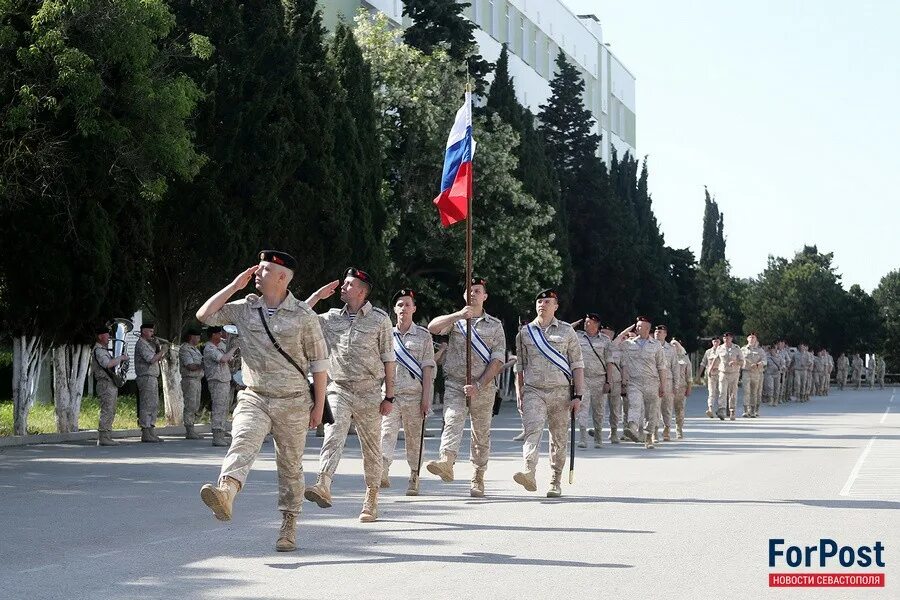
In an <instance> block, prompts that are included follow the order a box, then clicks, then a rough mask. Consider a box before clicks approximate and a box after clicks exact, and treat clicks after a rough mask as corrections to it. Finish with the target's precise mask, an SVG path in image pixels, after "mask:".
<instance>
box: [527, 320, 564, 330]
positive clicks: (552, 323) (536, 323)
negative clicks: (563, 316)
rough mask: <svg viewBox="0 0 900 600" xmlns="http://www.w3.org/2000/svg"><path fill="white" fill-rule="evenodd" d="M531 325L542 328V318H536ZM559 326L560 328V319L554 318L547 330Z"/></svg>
mask: <svg viewBox="0 0 900 600" xmlns="http://www.w3.org/2000/svg"><path fill="white" fill-rule="evenodd" d="M531 324H532V325H534V326H535V327H540V326H541V318H540V317H535V318H534V321H532V322H531ZM558 326H559V319H557V318H556V317H553V320H552V321H550V324H549V325H547V328H548V329H549V328H551V327H558Z"/></svg>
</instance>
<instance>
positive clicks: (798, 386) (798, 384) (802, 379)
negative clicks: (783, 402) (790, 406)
mask: <svg viewBox="0 0 900 600" xmlns="http://www.w3.org/2000/svg"><path fill="white" fill-rule="evenodd" d="M806 380H807V376H806V371H794V394H795V395H796V396H797V400H800V401H803V400H804V399H805V398H806Z"/></svg>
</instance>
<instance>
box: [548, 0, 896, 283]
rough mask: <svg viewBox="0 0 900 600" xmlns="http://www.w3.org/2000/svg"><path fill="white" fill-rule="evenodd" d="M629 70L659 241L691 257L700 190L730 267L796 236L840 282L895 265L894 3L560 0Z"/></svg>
mask: <svg viewBox="0 0 900 600" xmlns="http://www.w3.org/2000/svg"><path fill="white" fill-rule="evenodd" d="M564 2H565V3H566V4H567V5H568V6H569V7H570V8H571V9H572V10H573V11H574V12H575V13H577V14H583V13H594V14H596V15H597V16H598V17H599V19H600V21H601V24H602V26H603V35H604V38H605V40H604V41H606V42H609V43H610V50H612V52H613V53H614V54H615V55H616V56H617V57H618V58H619V60H621V61H622V62H623V63H624V64H625V65H626V66H627V67H628V69H629V70H630V71H631V72H632V73H634V75H635V77H636V79H637V83H636V103H637V107H636V108H637V110H636V114H637V154H638V156H640V157H643V156H645V155H646V156H648V160H649V163H648V164H649V169H650V190H651V193H652V194H653V207H654V212H655V213H656V217H657V219H658V220H659V222H660V226H661V228H662V231H663V234H664V235H665V238H666V243H667V244H668V245H669V246H672V247H676V248H683V247H686V246H689V247H690V248H691V249H693V250H694V253H695V254H696V255H697V257H698V258H699V254H700V240H701V231H702V217H703V186H704V185H706V186H708V188H709V190H710V193H711V194H712V195H713V196H715V198H716V200H717V202H718V204H719V209H720V210H722V211H724V213H725V236H726V240H727V247H726V255H727V258H728V260H729V262H730V263H731V267H732V274H733V275H736V276H738V277H755V276H757V275H758V274H759V273H761V272H762V270H763V269H765V267H766V262H767V257H768V255H770V254H771V255H775V256H784V257H792V256H793V255H794V253H795V252H796V251H798V250H800V249H801V248H802V247H803V246H804V245H807V244H808V245H813V244H814V245H816V246H818V248H819V251H821V252H833V253H834V265H835V266H836V267H837V270H838V272H839V273H841V274H842V275H843V279H842V281H843V284H844V287H845V288H849V287H850V286H851V285H852V284H854V283H858V284H860V285H861V286H862V287H863V289H865V290H866V291H869V292H871V291H872V290H873V289H874V288H875V287H876V286H877V285H878V282H879V280H880V279H881V277H882V276H884V275H885V274H887V273H888V272H889V271H892V270H895V269H900V160H898V159H900V150H898V144H900V44H898V42H897V41H896V40H897V36H896V28H897V26H898V24H900V2H896V1H894V0H881V1H873V0H862V1H858V2H849V1H837V0H807V1H805V2H804V1H797V0H794V1H791V0H782V1H772V0H754V1H753V2H723V1H721V0H716V1H713V0H695V1H690V0H689V1H687V2H672V1H671V0H635V1H632V2H624V1H619V0H617V1H615V2H614V1H612V0H564Z"/></svg>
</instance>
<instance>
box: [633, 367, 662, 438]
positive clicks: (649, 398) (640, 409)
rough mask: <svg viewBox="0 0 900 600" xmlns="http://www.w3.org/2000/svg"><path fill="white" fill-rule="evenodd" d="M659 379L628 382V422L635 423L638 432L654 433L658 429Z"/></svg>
mask: <svg viewBox="0 0 900 600" xmlns="http://www.w3.org/2000/svg"><path fill="white" fill-rule="evenodd" d="M660 403H661V402H660V397H659V379H652V378H651V379H646V380H638V379H635V378H632V379H631V381H629V382H628V422H629V423H631V422H634V423H637V427H638V431H640V430H641V428H643V430H644V431H645V432H646V433H655V432H656V428H657V427H659V407H660Z"/></svg>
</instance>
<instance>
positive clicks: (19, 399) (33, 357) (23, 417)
mask: <svg viewBox="0 0 900 600" xmlns="http://www.w3.org/2000/svg"><path fill="white" fill-rule="evenodd" d="M46 354H47V353H46V352H45V351H44V345H43V339H42V338H41V336H39V335H38V336H34V335H20V336H16V337H14V338H13V433H14V434H15V435H27V433H28V411H29V410H31V405H32V404H34V396H35V393H36V392H37V385H38V379H40V376H41V362H42V361H43V359H44V357H45V356H46Z"/></svg>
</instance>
